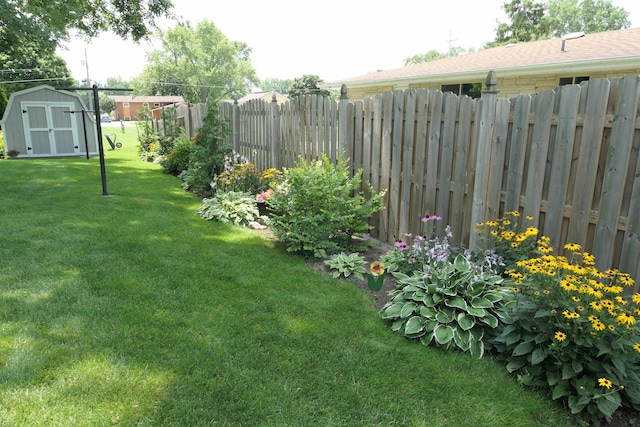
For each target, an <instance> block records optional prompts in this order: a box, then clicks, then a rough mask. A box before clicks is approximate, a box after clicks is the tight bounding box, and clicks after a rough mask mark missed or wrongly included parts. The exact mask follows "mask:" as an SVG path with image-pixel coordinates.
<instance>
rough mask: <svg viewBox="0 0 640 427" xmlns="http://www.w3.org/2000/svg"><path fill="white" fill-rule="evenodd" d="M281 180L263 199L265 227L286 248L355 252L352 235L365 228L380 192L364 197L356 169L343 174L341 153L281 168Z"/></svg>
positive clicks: (377, 207)
mask: <svg viewBox="0 0 640 427" xmlns="http://www.w3.org/2000/svg"><path fill="white" fill-rule="evenodd" d="M284 175H285V180H284V182H283V183H282V184H280V185H279V186H277V187H276V188H275V189H274V190H275V194H274V195H273V196H271V197H270V198H268V199H267V204H268V206H269V207H270V208H271V210H272V211H273V214H272V215H271V228H272V231H273V233H274V235H275V236H276V237H278V238H280V239H282V240H283V242H284V243H285V246H286V248H287V250H288V251H292V252H301V253H303V254H312V255H313V256H316V257H325V256H327V255H328V254H334V253H338V252H340V251H347V252H357V250H354V249H357V245H355V242H354V241H353V239H352V236H355V235H361V234H362V233H364V232H365V231H368V230H369V229H371V226H370V225H369V224H368V223H367V220H368V218H369V217H370V216H371V215H372V214H373V213H374V212H377V211H379V210H381V209H382V208H383V206H382V204H381V202H380V200H381V198H382V196H383V195H384V191H383V192H381V193H375V192H374V191H373V189H372V188H371V185H370V184H369V183H367V184H366V185H368V186H369V191H370V194H372V196H371V197H370V198H369V199H368V200H367V199H365V197H364V195H363V193H362V191H361V190H360V183H361V178H362V170H359V171H357V172H356V174H355V175H354V176H353V178H349V168H348V166H347V161H346V160H345V159H343V158H342V157H341V158H339V159H338V161H337V163H336V165H335V166H334V165H332V164H331V163H330V161H329V159H328V157H327V156H326V155H324V154H323V155H322V160H320V161H315V162H311V163H308V164H307V163H305V162H304V161H303V160H299V161H298V163H297V165H296V166H295V167H293V168H291V169H287V170H286V171H285V172H284Z"/></svg>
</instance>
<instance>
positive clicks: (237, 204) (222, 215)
mask: <svg viewBox="0 0 640 427" xmlns="http://www.w3.org/2000/svg"><path fill="white" fill-rule="evenodd" d="M196 214H197V215H200V216H201V217H202V218H204V219H208V220H215V221H220V222H225V223H231V224H234V225H240V226H247V225H248V224H249V223H250V222H251V221H256V220H258V219H259V217H260V214H259V212H258V207H257V206H256V202H255V198H254V196H252V195H251V194H249V193H243V192H238V191H229V192H226V193H222V192H218V193H216V194H215V195H214V196H213V197H212V198H210V199H203V200H202V203H201V204H200V207H199V208H198V210H197V211H196Z"/></svg>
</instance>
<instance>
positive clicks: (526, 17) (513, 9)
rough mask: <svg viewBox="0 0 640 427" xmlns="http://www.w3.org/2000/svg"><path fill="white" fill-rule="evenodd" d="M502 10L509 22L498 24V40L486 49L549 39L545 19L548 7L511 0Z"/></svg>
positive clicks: (532, 2)
mask: <svg viewBox="0 0 640 427" xmlns="http://www.w3.org/2000/svg"><path fill="white" fill-rule="evenodd" d="M502 8H503V9H504V11H505V12H506V14H507V17H508V19H509V22H506V23H505V22H501V23H498V26H497V28H496V38H495V40H494V41H493V42H491V43H488V44H487V46H485V47H493V46H500V45H504V44H509V43H519V42H530V41H534V40H540V39H545V38H548V37H549V32H550V31H549V22H548V21H547V20H546V19H545V13H546V11H547V6H546V4H544V3H537V2H535V1H534V0H511V1H510V2H507V3H504V4H503V5H502Z"/></svg>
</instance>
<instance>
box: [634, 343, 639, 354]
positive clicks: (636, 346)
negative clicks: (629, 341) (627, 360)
mask: <svg viewBox="0 0 640 427" xmlns="http://www.w3.org/2000/svg"><path fill="white" fill-rule="evenodd" d="M633 349H634V350H635V351H637V352H638V353H640V344H638V343H636V344H634V345H633Z"/></svg>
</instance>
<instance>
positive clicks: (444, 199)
mask: <svg viewBox="0 0 640 427" xmlns="http://www.w3.org/2000/svg"><path fill="white" fill-rule="evenodd" d="M495 81H496V79H495V73H493V72H490V73H489V75H488V76H487V81H486V85H485V90H484V91H483V94H482V98H480V99H471V98H469V97H466V96H457V95H454V94H451V93H446V94H444V93H442V92H440V91H437V90H415V89H409V90H399V91H393V92H387V93H383V94H380V95H376V96H375V97H373V98H368V99H365V100H363V101H357V102H349V100H348V99H347V96H346V88H345V87H343V89H342V94H341V98H340V99H339V100H331V99H327V98H322V97H318V96H315V95H311V96H309V95H308V96H305V97H299V98H296V99H294V100H291V101H289V102H287V103H285V104H284V105H281V106H278V105H277V104H276V102H275V101H274V102H271V103H268V102H264V101H260V100H255V101H250V102H247V103H245V104H243V105H240V106H238V105H233V104H222V105H220V107H219V112H220V115H221V116H222V117H225V118H228V119H229V120H230V122H231V127H232V129H233V132H232V135H231V136H230V140H229V141H230V142H232V143H233V144H234V147H235V149H236V151H238V152H240V153H241V154H243V155H244V156H246V157H247V158H248V159H249V160H250V161H252V162H254V163H255V164H256V166H257V167H258V168H259V169H261V170H264V169H267V168H269V167H278V168H282V167H291V166H293V165H294V164H295V162H296V161H297V159H298V158H300V157H301V158H303V159H305V160H307V161H311V160H315V159H318V158H320V156H321V154H322V153H326V154H327V155H328V156H329V158H331V159H336V157H337V156H338V154H339V153H340V152H341V151H343V152H344V153H345V155H346V156H347V157H348V158H349V159H351V164H352V167H353V170H358V169H362V170H363V180H365V181H369V182H371V184H372V185H373V188H374V189H375V190H376V191H380V190H383V189H387V193H386V196H385V198H384V204H385V210H384V211H382V212H380V213H378V214H376V215H375V217H374V218H372V225H373V226H374V229H373V230H372V232H371V235H372V236H373V237H375V238H377V239H379V240H381V241H383V242H387V243H393V242H394V241H395V240H396V239H399V238H402V237H403V235H404V233H407V232H410V233H413V234H418V233H424V232H425V231H426V230H425V229H424V228H423V227H424V224H423V223H421V221H420V218H421V217H422V216H424V215H425V214H437V215H440V216H441V217H442V221H440V222H439V224H438V228H437V230H436V231H438V232H443V231H444V228H445V226H446V225H449V226H450V227H451V231H452V233H453V239H452V240H453V242H454V243H461V244H463V245H465V246H470V247H473V246H475V245H476V244H477V238H478V235H477V234H476V233H475V229H476V224H477V223H479V222H484V221H487V220H491V219H497V218H499V217H501V216H503V215H504V213H505V212H509V211H516V210H517V211H519V212H521V213H522V218H524V217H525V216H530V217H532V218H533V221H526V220H523V221H524V226H530V225H531V226H535V227H538V228H539V229H540V232H541V233H542V234H544V235H546V236H549V237H550V238H551V242H552V244H553V246H554V247H555V248H557V249H558V251H559V252H560V253H562V251H563V249H562V247H563V246H564V244H566V243H579V244H580V245H582V247H583V249H584V250H586V251H588V252H590V253H592V254H594V255H595V256H596V262H597V267H598V268H599V269H608V268H620V270H623V271H625V272H628V273H630V274H631V275H632V277H634V278H635V280H636V288H635V289H636V290H637V289H638V283H640V268H639V264H640V162H639V161H638V153H639V151H640V119H639V116H638V108H639V100H640V76H628V77H624V78H621V79H612V80H607V79H597V80H591V81H590V82H584V83H582V84H581V85H568V86H562V87H558V88H557V89H556V90H553V91H545V92H541V93H538V94H533V95H526V96H520V97H518V98H515V99H511V100H506V99H498V96H497V88H496V86H495Z"/></svg>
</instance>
